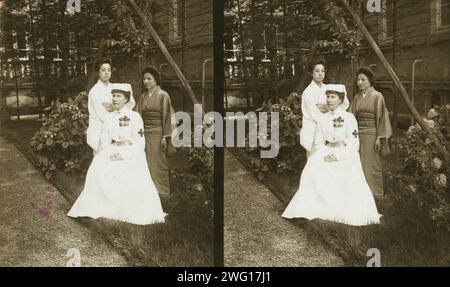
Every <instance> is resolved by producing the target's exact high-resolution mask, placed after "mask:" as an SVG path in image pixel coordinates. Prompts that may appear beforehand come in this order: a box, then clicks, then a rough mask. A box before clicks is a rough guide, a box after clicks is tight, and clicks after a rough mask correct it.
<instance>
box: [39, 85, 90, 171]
mask: <svg viewBox="0 0 450 287" xmlns="http://www.w3.org/2000/svg"><path fill="white" fill-rule="evenodd" d="M46 111H50V114H49V115H47V116H46V117H45V119H44V121H43V123H42V127H41V129H40V130H39V131H38V132H36V134H35V135H34V137H33V138H32V139H31V147H32V148H33V150H34V152H35V153H36V156H37V159H38V162H39V166H40V169H41V170H42V171H43V172H44V173H45V176H46V177H47V178H50V177H51V176H52V175H53V172H54V171H55V170H56V169H62V170H64V171H65V172H71V171H82V172H84V171H86V170H87V167H88V165H89V162H90V160H91V157H92V151H91V149H90V148H89V146H88V145H87V144H86V136H85V131H86V129H87V127H88V119H89V113H88V109H87V95H86V93H85V92H81V93H79V94H78V95H77V96H76V97H75V98H74V99H72V98H68V102H67V103H61V102H60V101H59V100H56V101H53V102H52V104H51V106H50V107H48V108H47V109H46Z"/></svg>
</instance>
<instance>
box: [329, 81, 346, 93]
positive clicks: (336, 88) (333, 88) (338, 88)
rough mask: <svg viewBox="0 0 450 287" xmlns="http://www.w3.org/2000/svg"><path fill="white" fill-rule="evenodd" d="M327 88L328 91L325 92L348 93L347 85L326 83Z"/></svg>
mask: <svg viewBox="0 0 450 287" xmlns="http://www.w3.org/2000/svg"><path fill="white" fill-rule="evenodd" d="M325 88H326V92H325V93H330V92H338V93H342V94H344V95H347V90H346V89H345V85H340V84H328V85H326V87H325Z"/></svg>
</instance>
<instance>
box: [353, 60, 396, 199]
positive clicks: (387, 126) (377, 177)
mask: <svg viewBox="0 0 450 287" xmlns="http://www.w3.org/2000/svg"><path fill="white" fill-rule="evenodd" d="M356 77H357V78H356V82H357V84H358V88H359V93H358V94H357V95H356V96H355V98H354V100H353V102H352V104H351V105H350V112H352V113H353V114H354V115H355V117H356V120H357V121H358V128H359V141H360V154H361V163H362V166H363V170H364V175H365V176H366V179H367V182H368V183H369V186H370V189H371V190H372V193H373V195H374V196H376V197H380V196H383V195H384V191H383V167H382V160H381V159H382V158H381V156H382V154H383V155H387V154H389V152H390V151H389V145H388V139H389V137H391V135H392V128H391V122H390V120H389V112H388V110H387V108H386V105H385V102H384V97H383V95H382V94H381V93H380V92H378V91H376V90H375V89H374V88H373V82H374V78H375V74H374V73H373V71H372V70H371V69H370V68H369V67H360V68H359V69H358V70H357V72H356Z"/></svg>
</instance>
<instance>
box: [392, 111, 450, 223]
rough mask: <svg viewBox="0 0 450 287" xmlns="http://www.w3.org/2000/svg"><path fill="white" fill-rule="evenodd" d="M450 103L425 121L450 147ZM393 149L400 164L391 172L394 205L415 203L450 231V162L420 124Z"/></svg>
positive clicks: (440, 139) (411, 129) (396, 142)
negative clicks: (449, 182) (449, 179)
mask: <svg viewBox="0 0 450 287" xmlns="http://www.w3.org/2000/svg"><path fill="white" fill-rule="evenodd" d="M449 114H450V105H447V106H442V107H434V108H432V109H431V110H430V111H429V112H428V113H427V115H426V117H425V118H424V121H425V123H426V124H427V125H428V126H429V127H430V128H431V130H432V131H433V133H434V134H435V135H436V136H437V137H438V139H439V141H440V142H441V144H443V145H444V146H446V148H447V150H450V144H449V139H450V116H449ZM392 144H393V150H394V152H395V153H398V157H399V163H398V164H397V166H396V167H395V168H394V169H392V170H388V171H387V181H388V184H389V185H390V186H391V190H392V191H391V193H390V194H389V196H390V197H391V198H392V200H393V202H392V204H393V206H396V205H399V204H401V205H402V206H406V205H409V206H412V208H414V209H416V210H417V211H420V212H423V213H424V214H428V216H429V219H430V220H431V222H433V223H435V224H436V226H438V227H442V228H445V229H447V230H448V231H450V189H449V185H448V178H449V176H450V166H449V164H450V163H449V162H446V161H445V160H444V156H443V154H441V153H440V152H439V151H437V150H436V148H435V147H434V146H433V143H432V142H431V141H430V139H428V138H427V136H426V133H425V132H424V131H423V130H422V129H421V128H420V126H419V125H418V124H416V125H413V126H411V127H410V128H409V129H408V131H407V132H406V133H405V135H404V136H401V137H397V138H394V140H393V141H392Z"/></svg>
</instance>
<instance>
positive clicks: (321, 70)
mask: <svg viewBox="0 0 450 287" xmlns="http://www.w3.org/2000/svg"><path fill="white" fill-rule="evenodd" d="M312 78H313V80H314V82H316V83H322V82H323V79H324V78H325V67H324V66H323V65H322V64H318V65H315V66H314V69H313V71H312Z"/></svg>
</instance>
